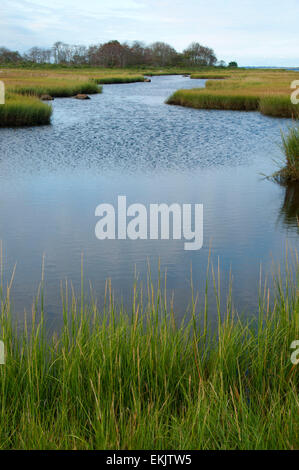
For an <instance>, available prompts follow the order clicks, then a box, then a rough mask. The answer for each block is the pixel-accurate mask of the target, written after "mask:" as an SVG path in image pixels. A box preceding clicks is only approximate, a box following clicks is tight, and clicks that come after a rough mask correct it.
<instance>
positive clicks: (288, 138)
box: [273, 126, 299, 183]
mask: <svg viewBox="0 0 299 470" xmlns="http://www.w3.org/2000/svg"><path fill="white" fill-rule="evenodd" d="M282 148H283V151H284V155H285V161H284V166H283V168H282V169H281V170H279V171H278V172H276V173H275V174H274V175H273V178H274V179H275V180H277V181H278V182H280V183H289V182H295V181H299V127H298V126H297V127H293V128H290V129H289V132H288V134H284V133H282Z"/></svg>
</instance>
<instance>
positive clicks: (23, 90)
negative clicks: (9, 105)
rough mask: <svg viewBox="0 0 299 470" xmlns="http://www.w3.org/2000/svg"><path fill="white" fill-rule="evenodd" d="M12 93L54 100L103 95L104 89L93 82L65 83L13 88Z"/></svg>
mask: <svg viewBox="0 0 299 470" xmlns="http://www.w3.org/2000/svg"><path fill="white" fill-rule="evenodd" d="M12 91H13V92H14V93H18V94H20V95H29V96H38V97H40V96H42V95H51V96H52V97H54V98H63V97H65V98H67V97H70V96H75V95H77V94H82V93H83V94H88V95H91V94H96V93H101V91H102V88H101V87H98V86H97V84H96V83H94V82H92V81H87V82H80V81H77V82H71V81H70V82H68V81H65V83H54V84H45V85H40V84H38V83H37V84H35V85H18V86H16V87H14V88H12Z"/></svg>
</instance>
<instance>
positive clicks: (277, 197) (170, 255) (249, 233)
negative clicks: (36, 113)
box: [0, 76, 299, 325]
mask: <svg viewBox="0 0 299 470" xmlns="http://www.w3.org/2000/svg"><path fill="white" fill-rule="evenodd" d="M204 84H205V82H204V81H203V80H190V79H189V78H184V77H181V76H168V77H153V79H152V82H151V83H136V84H125V85H106V86H104V89H103V94H101V95H97V96H92V98H91V100H89V101H78V100H74V99H56V100H55V101H54V102H53V108H54V113H53V121H52V125H51V126H45V127H39V128H38V127H35V128H22V129H1V130H0V145H1V153H0V187H1V199H0V239H2V241H3V251H4V277H5V280H8V279H9V276H10V273H11V271H12V269H13V266H14V264H15V263H17V268H16V275H15V279H14V285H13V291H12V298H13V304H14V310H15V313H16V315H18V316H19V318H22V316H23V312H24V308H26V309H30V305H31V303H32V300H33V298H34V296H35V294H36V289H37V286H38V283H39V281H40V278H41V264H42V256H43V254H45V280H46V300H45V304H46V314H47V317H48V319H49V320H50V321H52V322H53V324H54V325H55V324H58V323H59V321H60V318H61V316H60V308H59V307H60V281H61V280H64V279H66V278H67V279H69V280H72V281H73V283H74V286H75V288H78V287H79V285H80V259H81V253H82V252H83V253H84V272H85V280H86V283H87V282H88V281H91V283H92V284H93V287H94V290H95V292H96V294H97V296H98V298H99V301H100V302H101V300H102V298H103V292H104V283H105V280H106V279H107V278H108V277H109V278H111V279H112V283H113V286H114V289H115V295H116V298H117V299H119V300H120V299H121V298H123V301H124V303H125V304H127V305H129V302H130V292H131V288H132V281H133V278H134V270H135V266H136V270H137V272H139V273H140V278H141V279H145V278H146V271H147V262H149V263H150V265H151V268H152V275H153V279H154V280H155V279H157V266H158V260H159V258H160V260H161V269H162V271H164V270H165V269H166V268H167V273H168V292H169V294H170V295H171V293H172V291H173V290H174V291H175V298H174V301H175V312H176V315H177V316H178V317H180V316H181V315H182V314H183V313H184V312H185V307H186V305H187V304H188V303H189V300H190V285H189V280H190V266H191V264H192V272H193V280H194V284H195V286H196V287H197V286H199V285H200V284H201V283H202V282H203V281H204V279H205V271H206V265H207V260H208V256H209V248H210V246H212V258H213V260H214V262H215V263H216V264H217V262H218V258H219V262H220V267H221V272H222V278H223V288H222V289H223V293H224V294H225V292H226V290H227V280H228V277H229V272H230V270H231V271H232V273H233V279H234V280H233V290H234V299H235V304H236V306H237V308H238V309H239V311H242V312H245V313H246V314H251V313H252V312H254V311H256V308H257V288H258V282H259V272H260V264H261V263H262V265H263V270H264V271H265V273H267V272H269V271H270V270H271V264H272V262H273V260H274V261H275V262H281V261H282V260H283V258H284V250H285V247H286V243H288V245H289V246H290V247H295V248H296V247H298V229H297V222H296V214H297V210H298V206H299V193H298V187H297V186H293V187H290V188H283V187H280V186H278V185H276V184H274V183H271V182H269V181H267V180H265V179H264V178H263V177H262V174H271V173H273V171H275V170H276V169H277V166H276V163H275V160H280V159H281V158H282V152H281V149H280V142H281V137H280V130H281V129H283V130H284V129H286V128H287V126H288V125H290V124H291V121H288V120H282V119H273V118H270V117H265V116H262V115H260V114H259V113H239V112H230V111H205V110H201V111H199V110H194V109H188V108H182V107H174V106H168V105H165V104H164V101H165V99H166V98H167V97H168V96H169V95H170V94H171V93H172V92H173V91H175V90H177V89H179V88H193V87H197V86H204ZM118 195H126V196H127V200H128V204H131V203H134V202H138V203H142V204H144V205H146V206H148V204H149V203H159V202H164V203H167V204H171V203H173V202H178V203H180V204H182V203H203V204H204V246H203V248H202V249H201V250H200V251H196V252H187V251H184V249H183V241H173V240H170V241H149V240H148V241H140V240H138V241H131V240H128V241H123V240H120V241H117V240H116V241H102V242H101V241H99V240H97V239H96V237H95V233H94V229H95V224H96V221H97V219H96V218H95V215H94V212H95V208H96V206H97V205H98V204H100V203H102V202H108V203H112V204H116V201H117V196H118ZM211 315H213V312H211Z"/></svg>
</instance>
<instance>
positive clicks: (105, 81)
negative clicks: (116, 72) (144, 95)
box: [92, 75, 144, 85]
mask: <svg viewBox="0 0 299 470" xmlns="http://www.w3.org/2000/svg"><path fill="white" fill-rule="evenodd" d="M92 80H93V81H95V82H96V83H98V84H101V85H111V84H116V83H136V82H144V76H143V75H136V76H124V77H122V76H116V77H115V76H111V77H99V78H92Z"/></svg>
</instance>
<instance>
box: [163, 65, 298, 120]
mask: <svg viewBox="0 0 299 470" xmlns="http://www.w3.org/2000/svg"><path fill="white" fill-rule="evenodd" d="M207 77H209V78H214V80H208V81H207V83H206V88H205V89H202V88H195V89H193V90H178V91H177V92H176V93H174V94H173V95H172V96H171V97H170V98H169V99H168V101H167V102H168V104H177V105H181V106H189V107H194V108H201V109H229V110H247V111H249V110H259V111H260V112H261V113H263V114H265V115H268V116H273V117H284V118H293V119H298V118H299V106H298V105H294V104H292V103H291V93H292V91H293V90H292V89H291V83H292V82H293V81H295V80H298V79H299V74H298V72H293V71H286V70H266V69H259V70H256V69H254V70H244V69H240V70H233V71H229V72H228V71H227V72H226V71H225V72H224V73H223V71H221V72H219V73H213V74H209V75H208V74H206V75H204V74H193V75H191V78H207ZM223 78H225V80H223ZM220 79H222V80H220ZM254 103H256V106H254Z"/></svg>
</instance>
